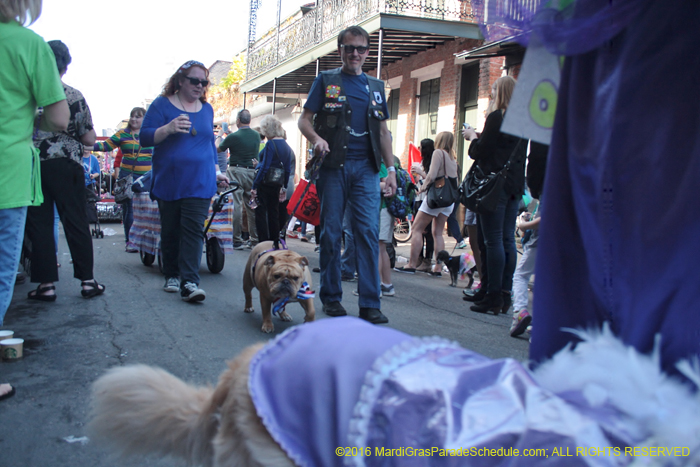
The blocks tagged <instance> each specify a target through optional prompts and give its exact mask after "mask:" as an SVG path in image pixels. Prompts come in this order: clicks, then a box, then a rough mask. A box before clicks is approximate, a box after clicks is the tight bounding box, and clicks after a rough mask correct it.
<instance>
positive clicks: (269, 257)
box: [243, 242, 316, 332]
mask: <svg viewBox="0 0 700 467" xmlns="http://www.w3.org/2000/svg"><path fill="white" fill-rule="evenodd" d="M271 249H272V242H260V243H258V244H257V245H256V246H255V248H253V251H251V252H250V257H249V258H248V263H247V264H246V266H245V272H244V274H243V293H244V294H245V309H244V310H243V311H245V312H246V313H253V312H254V311H255V309H254V308H253V295H252V293H251V292H252V290H253V288H257V289H258V290H259V291H260V307H261V309H262V316H263V324H262V332H272V331H274V329H275V326H274V325H273V324H272V304H273V302H274V301H275V300H277V299H280V298H283V297H288V298H289V301H290V302H297V301H298V302H299V304H301V306H302V308H303V309H304V311H305V312H306V315H305V316H304V322H310V321H313V320H314V319H315V318H316V310H315V309H314V300H313V298H308V299H302V300H299V299H297V298H296V297H297V292H299V289H300V288H301V285H302V284H303V283H304V282H306V283H307V284H309V287H311V285H312V282H311V274H310V273H309V267H308V266H309V260H308V259H306V257H305V256H301V255H300V254H299V253H295V252H293V251H291V250H273V251H267V250H271ZM280 319H281V320H282V321H292V317H291V316H290V315H289V314H288V313H287V312H286V311H284V310H283V311H281V312H280Z"/></svg>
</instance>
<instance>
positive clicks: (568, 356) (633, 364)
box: [533, 325, 700, 466]
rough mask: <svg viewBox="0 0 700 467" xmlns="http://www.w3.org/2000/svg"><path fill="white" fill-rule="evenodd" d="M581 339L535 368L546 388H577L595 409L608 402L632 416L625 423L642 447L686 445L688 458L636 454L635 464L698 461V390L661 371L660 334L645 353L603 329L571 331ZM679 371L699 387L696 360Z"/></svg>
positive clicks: (684, 363) (699, 368) (557, 390)
mask: <svg viewBox="0 0 700 467" xmlns="http://www.w3.org/2000/svg"><path fill="white" fill-rule="evenodd" d="M571 332H573V333H575V334H576V335H578V336H579V337H580V338H581V339H582V340H583V342H580V343H579V344H577V345H576V347H575V348H573V349H571V348H570V347H569V348H565V349H563V350H561V351H560V352H559V353H557V354H556V355H555V356H554V357H553V358H552V359H551V360H548V361H547V362H545V363H543V364H542V365H541V366H539V367H538V368H536V369H535V370H534V372H533V373H534V376H535V379H536V380H537V381H538V382H539V383H540V384H541V385H542V386H543V387H545V388H547V389H549V390H551V391H552V392H554V393H557V394H561V393H566V392H568V391H577V392H580V393H582V394H583V396H584V397H585V399H586V401H587V402H588V403H589V404H590V405H591V406H592V407H600V406H602V405H604V404H606V405H609V406H613V407H615V408H617V409H618V410H619V411H620V412H622V413H623V414H625V415H626V416H627V417H629V422H630V423H631V424H632V426H628V427H626V428H627V429H628V430H629V431H630V432H634V433H636V435H637V436H640V438H641V439H643V440H644V441H643V442H642V443H641V444H640V446H649V447H669V448H672V447H686V448H689V450H690V455H689V456H688V457H675V458H669V457H650V456H649V457H647V456H644V457H635V458H634V461H633V462H632V464H630V465H632V466H662V465H663V466H668V465H700V392H696V391H695V390H694V388H692V387H691V386H690V385H689V384H687V383H685V382H683V381H681V380H680V379H678V378H675V377H672V376H669V375H667V374H666V373H664V372H663V371H662V370H661V366H660V359H659V344H660V338H659V337H657V340H656V342H655V346H654V351H653V352H652V353H651V354H650V355H643V354H640V353H639V352H637V351H636V350H635V349H634V348H632V347H627V346H626V345H625V344H624V343H622V342H621V341H620V340H619V339H618V338H616V337H615V336H614V335H613V333H612V331H610V328H609V326H607V325H606V326H605V327H604V328H603V329H602V330H600V331H587V332H580V331H571ZM677 368H678V370H679V371H680V372H681V373H682V374H683V375H685V376H686V377H687V378H688V379H689V380H691V381H693V382H694V383H695V384H696V385H698V387H700V366H699V365H698V361H697V359H696V360H693V361H682V362H680V363H679V364H677Z"/></svg>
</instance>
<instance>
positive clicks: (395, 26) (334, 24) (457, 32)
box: [242, 0, 484, 93]
mask: <svg viewBox="0 0 700 467" xmlns="http://www.w3.org/2000/svg"><path fill="white" fill-rule="evenodd" d="M483 1H484V0H317V6H316V8H314V9H312V10H310V11H308V12H306V13H302V12H299V13H297V14H296V15H295V16H293V17H290V18H288V19H287V20H285V21H284V22H283V23H282V24H281V25H280V27H279V29H278V28H274V29H271V30H270V31H269V32H268V33H267V34H266V35H265V36H263V37H262V38H261V39H260V40H258V41H257V42H255V43H254V44H252V45H251V47H250V50H249V52H248V61H247V74H246V80H245V82H244V83H243V86H242V89H243V90H244V91H248V92H251V91H254V92H268V93H269V92H272V84H271V83H272V80H273V79H277V78H281V77H283V76H285V77H286V81H284V82H282V83H277V89H276V92H278V93H280V92H281V93H297V92H307V91H308V87H309V86H310V83H311V81H313V77H314V76H315V75H316V66H319V69H320V70H325V69H329V68H334V67H336V66H339V65H340V60H339V57H338V55H337V52H336V42H335V40H336V37H337V35H338V33H339V32H340V31H341V30H343V29H344V28H346V27H348V26H351V25H360V26H362V27H364V28H365V29H366V30H367V31H368V32H369V33H370V34H371V35H372V36H373V37H372V41H371V42H372V44H371V46H372V47H371V48H372V49H373V50H372V51H371V52H370V58H368V60H367V62H366V69H373V68H376V67H377V57H378V56H381V60H382V65H386V64H387V63H392V62H394V61H396V60H400V59H401V58H403V57H406V56H409V55H412V54H414V53H418V52H420V51H422V50H427V49H429V48H431V47H434V46H435V45H437V44H440V43H443V42H445V41H447V40H451V39H454V38H455V37H466V38H472V39H481V38H482V37H481V34H480V32H479V28H478V25H477V24H476V19H477V18H478V17H480V16H479V11H480V10H479V9H480V8H483ZM380 29H382V30H383V31H386V32H385V33H384V34H383V36H382V37H383V38H384V40H383V47H382V50H381V51H379V50H378V40H377V38H376V36H377V35H378V31H379V30H380ZM314 61H318V62H317V64H313V62H314Z"/></svg>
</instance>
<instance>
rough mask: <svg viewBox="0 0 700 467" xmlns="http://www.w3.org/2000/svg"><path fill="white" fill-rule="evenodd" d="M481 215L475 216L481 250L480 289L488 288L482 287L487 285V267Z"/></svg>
mask: <svg viewBox="0 0 700 467" xmlns="http://www.w3.org/2000/svg"><path fill="white" fill-rule="evenodd" d="M480 217H481V216H476V231H477V235H476V238H477V241H478V242H479V251H480V252H481V277H480V280H481V288H482V290H488V288H484V287H486V286H487V285H488V279H489V276H488V267H487V261H486V241H485V239H484V232H483V230H482V229H481V220H480Z"/></svg>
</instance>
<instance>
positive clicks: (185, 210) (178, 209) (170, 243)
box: [158, 198, 211, 285]
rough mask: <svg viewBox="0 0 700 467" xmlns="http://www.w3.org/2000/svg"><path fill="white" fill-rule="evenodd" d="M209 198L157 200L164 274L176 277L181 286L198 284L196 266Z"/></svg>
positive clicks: (201, 243) (167, 276)
mask: <svg viewBox="0 0 700 467" xmlns="http://www.w3.org/2000/svg"><path fill="white" fill-rule="evenodd" d="M210 203H211V199H209V198H184V199H178V200H175V201H162V200H159V201H158V209H159V210H160V226H161V227H160V229H161V230H160V248H161V252H162V254H163V274H164V275H165V277H166V278H171V277H179V278H180V282H181V283H182V285H185V282H194V283H195V284H197V285H199V266H200V263H201V262H202V247H203V246H204V235H203V233H202V232H203V231H204V221H205V219H206V218H207V213H208V212H209V204H210Z"/></svg>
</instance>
